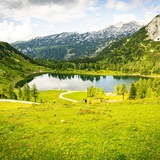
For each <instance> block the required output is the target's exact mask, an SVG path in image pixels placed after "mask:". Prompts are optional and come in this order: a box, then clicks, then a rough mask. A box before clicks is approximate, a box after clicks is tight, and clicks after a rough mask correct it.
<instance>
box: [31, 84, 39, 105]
mask: <svg viewBox="0 0 160 160" xmlns="http://www.w3.org/2000/svg"><path fill="white" fill-rule="evenodd" d="M31 95H32V97H33V98H34V101H35V102H36V100H37V98H38V95H39V92H38V89H37V87H36V85H35V84H33V85H32V87H31Z"/></svg>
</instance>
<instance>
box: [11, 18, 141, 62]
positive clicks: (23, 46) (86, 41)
mask: <svg viewBox="0 0 160 160" xmlns="http://www.w3.org/2000/svg"><path fill="white" fill-rule="evenodd" d="M140 28H142V25H140V24H138V23H137V22H135V21H132V22H130V23H126V24H124V23H118V24H115V25H111V26H108V27H106V28H104V29H101V30H99V31H94V32H86V33H82V34H79V33H77V32H64V33H60V34H54V35H49V36H45V37H37V38H35V39H31V40H29V41H23V42H15V43H13V44H12V45H13V46H14V47H15V48H17V49H18V50H19V51H21V52H22V53H24V54H26V55H29V56H30V57H33V58H43V59H51V58H54V59H59V60H64V59H73V58H80V57H85V56H87V57H93V56H95V55H96V54H97V53H98V52H99V51H100V50H102V49H103V48H104V47H106V46H107V45H108V44H110V43H112V42H114V41H117V40H120V39H123V38H125V37H127V36H131V35H132V34H134V33H135V32H137V31H138V30H139V29H140Z"/></svg>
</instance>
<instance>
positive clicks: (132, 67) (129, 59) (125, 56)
mask: <svg viewBox="0 0 160 160" xmlns="http://www.w3.org/2000/svg"><path fill="white" fill-rule="evenodd" d="M159 53H160V42H156V41H152V40H149V39H148V35H147V31H146V29H145V27H144V28H142V29H140V30H139V31H138V32H137V33H135V34H134V35H132V36H131V37H127V38H125V39H123V40H120V41H118V42H116V43H113V44H111V45H110V46H109V47H107V48H105V49H104V50H103V51H102V52H100V53H99V55H98V57H97V58H99V59H101V61H102V62H105V63H106V64H107V68H108V69H111V70H118V71H123V72H125V73H138V74H143V75H147V74H152V73H160V54H159Z"/></svg>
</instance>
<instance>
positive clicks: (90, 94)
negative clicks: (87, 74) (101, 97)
mask: <svg viewBox="0 0 160 160" xmlns="http://www.w3.org/2000/svg"><path fill="white" fill-rule="evenodd" d="M94 91H95V89H94V87H93V86H92V85H91V86H90V87H89V88H87V97H94V95H95V92H94Z"/></svg>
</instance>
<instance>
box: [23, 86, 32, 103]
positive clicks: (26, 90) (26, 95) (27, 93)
mask: <svg viewBox="0 0 160 160" xmlns="http://www.w3.org/2000/svg"><path fill="white" fill-rule="evenodd" d="M30 99H31V95H30V87H29V85H28V83H26V84H25V85H24V86H23V100H26V101H30Z"/></svg>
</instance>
